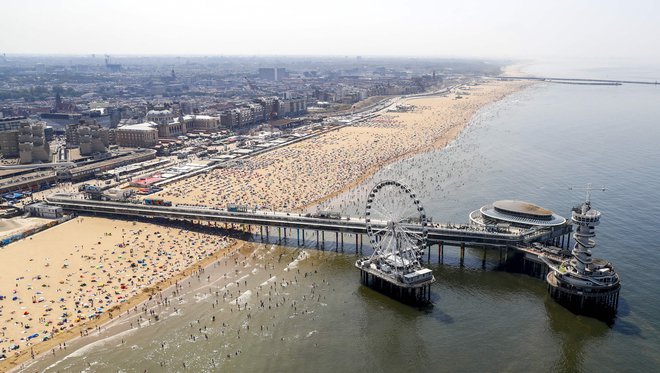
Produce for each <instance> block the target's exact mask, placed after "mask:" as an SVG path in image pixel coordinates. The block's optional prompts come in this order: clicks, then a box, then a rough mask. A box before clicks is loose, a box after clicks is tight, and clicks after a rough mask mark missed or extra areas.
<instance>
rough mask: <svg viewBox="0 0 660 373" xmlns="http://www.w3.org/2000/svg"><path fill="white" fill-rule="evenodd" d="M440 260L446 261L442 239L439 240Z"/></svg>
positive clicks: (441, 262)
mask: <svg viewBox="0 0 660 373" xmlns="http://www.w3.org/2000/svg"><path fill="white" fill-rule="evenodd" d="M438 261H439V262H440V264H443V263H444V262H445V253H444V245H443V244H442V241H440V242H438Z"/></svg>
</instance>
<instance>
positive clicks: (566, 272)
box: [546, 186, 621, 319]
mask: <svg viewBox="0 0 660 373" xmlns="http://www.w3.org/2000/svg"><path fill="white" fill-rule="evenodd" d="M591 190H592V189H591V186H588V188H587V199H586V201H585V202H584V203H582V205H581V206H578V207H575V208H573V211H572V214H571V220H572V222H573V224H574V225H576V226H577V230H576V231H575V233H574V234H573V238H574V239H575V244H574V246H573V250H572V252H571V254H572V258H569V259H566V260H564V261H563V262H562V263H561V264H560V265H559V266H557V265H554V264H552V263H547V264H548V266H549V267H550V268H551V271H549V272H548V274H547V276H546V281H547V283H548V292H549V293H550V295H551V296H552V298H554V299H555V300H556V301H557V302H559V303H560V304H562V305H564V306H566V307H567V308H568V309H570V310H572V311H574V312H576V313H580V314H585V315H589V316H596V317H604V318H607V319H611V318H613V317H614V316H615V315H616V310H617V307H618V305H619V290H620V288H621V283H620V280H619V275H618V274H617V273H616V272H615V271H614V267H613V266H612V264H611V263H610V262H608V261H606V260H604V259H600V258H592V257H591V250H592V249H593V248H594V247H595V246H596V242H595V240H594V238H595V236H596V233H595V227H596V226H597V225H598V224H599V223H600V216H601V213H600V211H598V210H595V209H593V208H592V207H591V201H590V197H591Z"/></svg>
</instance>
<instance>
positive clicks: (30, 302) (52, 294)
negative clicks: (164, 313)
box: [0, 217, 233, 370]
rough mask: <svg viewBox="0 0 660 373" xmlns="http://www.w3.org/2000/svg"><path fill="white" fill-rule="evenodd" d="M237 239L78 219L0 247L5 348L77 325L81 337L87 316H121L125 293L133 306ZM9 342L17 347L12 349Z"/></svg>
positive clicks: (31, 344) (65, 333)
mask: <svg viewBox="0 0 660 373" xmlns="http://www.w3.org/2000/svg"><path fill="white" fill-rule="evenodd" d="M201 230H204V228H203V227H202V228H201ZM232 243H233V240H230V239H228V238H227V237H225V236H220V235H217V234H207V233H202V232H199V229H197V230H193V231H191V230H186V229H181V228H176V227H168V226H161V225H154V224H148V223H144V222H131V221H126V220H109V219H103V218H95V217H79V218H75V219H74V220H71V221H69V222H66V223H64V224H61V225H58V226H56V227H54V228H52V229H49V230H47V231H45V232H42V233H40V234H37V235H34V236H32V237H29V238H27V239H24V240H22V241H19V242H16V243H13V244H10V245H8V246H6V247H5V248H3V249H2V250H0V263H2V265H3V270H2V272H0V296H2V297H3V298H2V300H0V349H2V351H3V353H4V354H6V355H7V357H10V358H11V357H15V354H16V353H17V352H18V353H22V354H23V355H25V354H27V355H28V356H29V355H30V354H29V353H28V352H34V353H35V354H38V353H39V352H43V351H46V350H47V349H49V348H53V347H54V346H57V344H55V342H56V343H61V342H63V341H65V340H66V339H68V338H71V337H74V336H76V334H75V333H72V332H71V331H72V330H74V329H76V328H77V327H78V328H77V329H76V330H77V333H79V335H82V334H83V333H84V332H85V331H84V329H86V328H88V327H90V325H85V328H84V329H83V328H79V326H80V325H82V324H83V323H84V322H85V321H87V320H90V319H97V318H99V317H100V316H103V318H104V319H107V318H109V317H111V314H112V313H113V312H115V314H118V313H119V312H121V309H117V306H120V305H124V307H123V308H125V307H126V306H127V304H126V303H125V302H126V300H127V299H128V298H132V299H131V300H132V301H131V302H130V303H131V304H136V301H139V300H140V299H141V298H139V297H136V295H145V294H147V293H150V292H152V291H157V289H158V288H159V287H163V286H165V287H166V286H169V282H171V281H173V279H175V278H178V277H180V278H183V276H182V275H183V272H184V271H185V270H188V274H190V271H191V270H190V268H195V267H196V266H197V265H199V264H200V262H201V261H203V260H204V259H208V258H215V257H217V256H218V255H224V254H226V253H227V252H228V251H229V249H230V247H231V246H232V245H231V244H232ZM168 281H169V282H168ZM145 290H146V292H145ZM142 298H144V297H142ZM141 300H144V299H141ZM138 303H139V302H138ZM99 321H102V320H99ZM35 334H37V336H36V337H34V338H30V336H32V335H35ZM58 336H61V337H64V338H61V337H60V338H58ZM44 337H48V338H49V339H53V337H54V339H53V340H52V341H49V342H41V341H42V340H43V339H44ZM37 343H38V345H37V346H35V344H37ZM12 344H13V345H17V346H19V347H20V348H19V349H18V350H15V351H10V346H11V345H12ZM32 348H34V350H33V351H31V350H32ZM6 363H9V361H3V362H0V368H1V369H0V370H4V365H5V364H6Z"/></svg>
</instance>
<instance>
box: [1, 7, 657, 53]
mask: <svg viewBox="0 0 660 373" xmlns="http://www.w3.org/2000/svg"><path fill="white" fill-rule="evenodd" d="M659 8H660V6H659V5H658V4H657V3H655V2H652V1H646V0H639V1H635V2H634V3H633V4H630V3H627V4H626V5H625V6H624V5H622V4H621V3H619V2H616V1H583V2H579V3H574V2H569V1H557V2H524V1H519V0H506V1H501V2H496V3H495V2H484V1H467V2H460V3H458V2H446V1H441V2H431V1H426V0H417V1H413V2H409V3H406V4H405V5H403V4H402V3H400V2H394V1H389V0H388V1H378V2H376V1H366V2H359V3H357V2H356V3H352V2H348V1H337V2H334V3H332V6H322V4H313V5H310V4H309V3H307V2H303V1H298V0H289V1H284V2H277V3H270V2H266V3H262V2H260V1H244V2H240V3H232V4H231V6H230V5H229V4H226V3H213V2H208V1H203V0H192V1H189V2H186V3H185V7H182V4H181V3H179V2H174V1H159V2H153V1H144V2H129V1H126V0H119V1H114V2H111V3H109V2H100V1H85V2H83V1H78V0H67V1H52V2H50V1H49V2H47V1H42V0H28V1H22V2H12V3H8V4H3V10H4V11H5V12H6V14H11V15H12V17H8V18H7V19H6V20H5V21H3V23H2V24H0V32H1V33H2V34H3V35H13V37H5V38H3V39H2V40H0V53H7V54H59V55H61V54H65V55H80V54H100V55H102V54H105V53H107V54H113V55H244V56H251V55H274V56H280V55H281V56H301V55H317V56H345V55H346V56H392V57H450V58H504V59H507V58H508V59H522V58H541V59H548V58H576V59H585V58H589V59H644V60H648V61H660V51H657V50H655V49H654V48H649V46H650V45H654V44H655V39H656V38H657V37H656V36H655V35H656V33H655V32H654V31H655V30H654V28H655V27H656V26H655V24H656V22H655V19H654V17H655V16H654V15H655V14H657V13H658V12H657V11H658V10H660V9H659Z"/></svg>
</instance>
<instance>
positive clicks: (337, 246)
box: [335, 232, 339, 251]
mask: <svg viewBox="0 0 660 373" xmlns="http://www.w3.org/2000/svg"><path fill="white" fill-rule="evenodd" d="M335 251H339V232H335Z"/></svg>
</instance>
